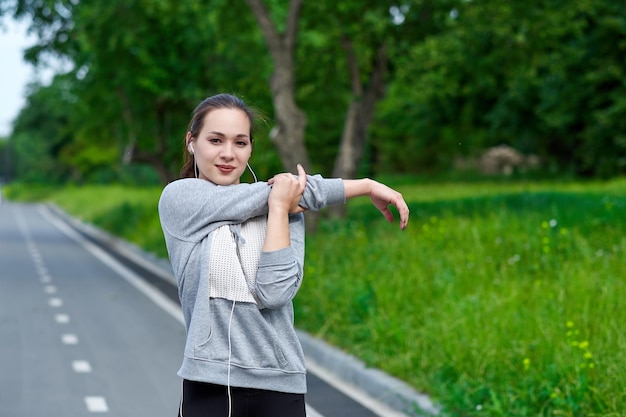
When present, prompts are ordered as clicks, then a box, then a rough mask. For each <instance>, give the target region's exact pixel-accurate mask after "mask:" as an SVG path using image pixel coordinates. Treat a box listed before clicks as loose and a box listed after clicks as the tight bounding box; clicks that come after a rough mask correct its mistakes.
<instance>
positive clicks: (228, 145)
mask: <svg viewBox="0 0 626 417" xmlns="http://www.w3.org/2000/svg"><path fill="white" fill-rule="evenodd" d="M187 140H188V141H189V140H191V134H190V133H187ZM191 143H192V144H193V152H194V158H195V159H196V164H197V165H198V171H199V174H198V177H199V178H202V179H205V180H209V181H211V182H212V183H214V184H217V185H231V184H239V178H240V177H241V175H242V174H243V172H244V170H245V169H246V164H247V163H248V159H250V154H251V153H252V142H251V139H250V120H249V119H248V116H247V115H246V113H245V112H243V111H242V110H239V109H216V110H212V111H210V112H209V113H208V114H207V115H206V116H205V117H204V123H203V126H202V130H201V131H200V133H199V134H198V137H197V138H195V139H194V140H192V141H191Z"/></svg>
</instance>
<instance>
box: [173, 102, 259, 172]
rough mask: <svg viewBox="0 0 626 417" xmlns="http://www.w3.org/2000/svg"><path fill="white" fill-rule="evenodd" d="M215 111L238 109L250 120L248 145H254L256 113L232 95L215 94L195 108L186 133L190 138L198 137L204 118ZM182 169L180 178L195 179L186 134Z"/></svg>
mask: <svg viewBox="0 0 626 417" xmlns="http://www.w3.org/2000/svg"><path fill="white" fill-rule="evenodd" d="M217 109H238V110H241V111H243V112H244V113H245V114H246V116H248V120H250V143H251V144H252V145H254V138H253V136H252V131H253V130H254V125H255V120H256V117H257V112H256V111H255V110H252V108H250V107H249V106H248V105H247V104H246V103H245V102H244V101H243V100H241V99H240V98H239V97H236V96H234V95H232V94H217V95H215V96H211V97H208V98H206V99H204V100H203V101H202V102H201V103H200V104H198V105H197V106H196V108H195V109H194V111H193V115H192V117H191V120H190V121H189V126H188V127H187V132H190V133H191V137H192V138H196V137H198V135H199V134H200V132H201V131H202V127H203V125H204V118H205V117H206V115H207V114H209V113H210V112H211V111H213V110H217ZM183 147H184V150H183V155H184V160H183V167H182V168H181V170H180V176H181V177H182V178H195V176H196V174H195V171H194V170H195V167H194V160H193V157H192V156H191V155H190V154H189V152H188V151H187V133H186V132H185V138H184V139H183Z"/></svg>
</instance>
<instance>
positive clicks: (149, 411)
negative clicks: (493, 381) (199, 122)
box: [0, 201, 381, 417]
mask: <svg viewBox="0 0 626 417" xmlns="http://www.w3.org/2000/svg"><path fill="white" fill-rule="evenodd" d="M133 269H134V272H133ZM140 276H141V278H138V277H140ZM149 276H150V273H149V272H148V271H145V270H141V267H139V266H137V265H130V264H128V260H126V265H124V261H122V260H120V259H119V256H118V257H117V258H116V257H115V255H114V254H112V253H110V252H108V251H106V249H105V248H102V247H98V246H97V245H96V244H94V243H93V242H89V241H88V239H86V238H85V237H84V236H82V237H81V236H80V234H79V233H78V232H77V231H76V230H74V229H72V228H71V227H69V226H68V225H67V224H65V223H63V222H62V221H61V220H60V219H59V218H55V216H54V215H52V213H51V212H50V211H49V210H48V209H47V208H46V207H44V206H41V205H33V204H16V203H7V202H6V201H5V202H0V417H38V416H42V417H43V416H45V417H55V416H63V417H80V416H92V415H93V414H94V413H96V414H104V413H108V414H107V415H113V416H120V417H122V416H128V417H130V416H132V417H160V416H163V417H166V416H167V417H173V416H175V415H176V412H177V406H178V401H179V398H180V379H179V377H178V376H177V375H176V371H177V370H178V367H179V365H180V359H181V354H182V352H183V344H184V338H185V332H184V328H183V326H182V325H181V320H180V311H179V309H178V306H177V304H176V301H177V300H176V299H175V294H176V292H175V288H173V286H171V285H169V284H167V283H164V282H163V281H162V280H159V279H158V278H154V277H152V278H151V280H152V282H150V279H149ZM144 277H145V278H146V279H148V281H144ZM307 403H308V404H307V409H308V415H309V417H351V416H354V417H357V416H358V417H375V416H377V415H381V413H380V411H379V412H378V413H375V412H373V411H372V410H370V409H368V408H367V407H365V406H363V405H362V404H360V403H358V402H356V401H354V400H352V399H351V398H349V397H348V396H346V395H344V393H342V392H340V391H338V390H336V389H334V388H333V387H332V386H330V385H329V384H327V383H326V382H325V381H323V380H322V379H321V378H319V377H318V376H317V375H315V374H313V373H311V372H309V393H308V394H307Z"/></svg>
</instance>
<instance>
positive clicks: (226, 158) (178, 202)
mask: <svg viewBox="0 0 626 417" xmlns="http://www.w3.org/2000/svg"><path fill="white" fill-rule="evenodd" d="M254 120H255V115H254V113H253V112H252V111H251V110H250V108H249V107H247V106H246V104H245V103H244V102H243V101H241V100H240V99H238V98H237V97H235V96H232V95H228V94H220V95H217V96H213V97H209V98H207V99H206V100H204V101H203V102H202V103H200V104H199V105H198V107H197V108H196V109H195V110H194V113H193V117H192V120H191V121H190V123H189V127H188V129H187V135H186V138H185V148H186V152H187V159H186V162H185V164H184V166H183V169H182V171H181V175H182V177H183V178H182V179H180V180H177V181H174V182H172V183H170V184H168V185H167V186H166V187H165V189H164V190H163V193H162V195H161V199H160V200H159V215H160V218H161V225H162V228H163V232H164V235H165V241H166V245H167V249H168V253H169V257H170V261H171V263H172V267H173V271H174V274H175V276H176V278H177V281H178V292H179V297H180V301H181V306H182V310H183V314H184V317H185V324H186V328H187V340H186V344H185V352H184V359H183V363H182V366H181V368H180V371H179V372H178V375H179V376H181V377H182V378H183V388H182V396H181V404H180V407H179V416H180V417H193V416H200V415H202V416H209V415H210V416H223V417H226V416H233V417H236V416H242V417H243V416H248V417H252V416H281V417H300V416H304V415H305V403H304V394H305V392H306V376H305V373H306V370H305V363H304V355H303V353H302V348H301V346H300V343H299V341H298V338H297V336H296V332H295V329H294V327H293V307H292V299H293V298H294V297H295V295H296V293H297V291H298V288H299V287H300V283H301V281H302V275H303V263H304V218H303V214H302V212H303V211H304V210H319V209H321V208H323V207H326V206H328V205H331V204H341V203H344V202H345V200H346V199H349V198H352V197H357V196H369V197H370V198H371V200H372V203H373V204H374V205H375V206H376V207H377V208H378V209H379V210H380V211H381V212H382V213H383V215H384V216H385V217H386V218H387V219H388V220H389V221H393V215H392V213H391V211H390V210H389V208H388V206H389V205H393V206H395V207H396V208H397V209H398V212H399V214H400V227H401V228H402V229H404V228H405V227H406V224H407V221H408V215H409V211H408V208H407V206H406V203H405V202H404V200H403V198H402V196H401V195H400V194H399V193H397V192H396V191H394V190H392V189H391V188H389V187H387V186H385V185H383V184H380V183H378V182H376V181H372V180H369V179H361V180H342V179H324V178H322V177H320V176H307V175H306V173H305V172H304V169H303V168H302V167H301V166H298V176H294V175H293V174H290V173H283V174H278V175H276V176H275V177H274V178H272V179H271V180H269V181H268V182H255V183H252V184H245V183H240V177H241V175H242V174H243V172H244V171H245V169H246V167H249V165H248V160H249V159H250V155H251V153H252V148H253V144H254V139H253V126H254ZM253 175H254V174H253Z"/></svg>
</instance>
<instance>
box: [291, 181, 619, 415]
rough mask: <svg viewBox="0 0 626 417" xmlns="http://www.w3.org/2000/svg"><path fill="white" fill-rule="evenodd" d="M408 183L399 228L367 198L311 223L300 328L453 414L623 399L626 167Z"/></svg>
mask: <svg viewBox="0 0 626 417" xmlns="http://www.w3.org/2000/svg"><path fill="white" fill-rule="evenodd" d="M400 189H401V190H402V191H403V193H404V195H405V197H406V198H408V199H409V200H410V208H411V216H412V220H411V224H410V226H409V229H407V230H406V231H405V232H404V233H400V232H399V231H397V230H396V229H395V227H394V226H390V225H388V224H386V223H385V222H384V220H383V219H382V218H381V216H380V214H379V213H378V212H377V211H376V210H375V209H374V208H372V207H370V206H369V205H368V204H367V203H366V202H365V201H358V200H357V201H354V202H351V204H350V205H349V215H348V218H349V220H348V221H344V222H340V221H337V222H328V223H325V224H323V225H322V226H323V228H322V229H321V230H320V232H319V233H317V234H315V235H313V236H309V238H308V239H307V265H306V269H305V275H306V278H305V281H304V284H303V287H302V289H301V291H300V293H299V296H298V298H297V302H296V311H297V317H296V321H297V323H298V324H299V325H300V326H303V327H304V328H305V329H306V330H308V331H310V332H313V333H314V334H317V335H319V336H320V337H323V338H324V339H327V340H330V341H331V342H332V343H333V344H335V345H337V346H339V347H340V348H342V349H345V350H347V351H349V352H351V353H353V354H355V355H357V356H359V357H361V358H362V359H364V360H365V361H366V363H368V364H369V365H371V366H375V367H379V368H382V369H384V370H386V371H388V372H390V373H392V374H394V375H396V376H398V377H400V378H401V379H403V380H406V381H408V382H410V383H411V384H412V385H413V386H415V387H416V388H418V389H419V390H421V391H423V392H427V393H428V394H430V395H431V396H432V397H433V398H434V399H435V400H436V401H438V402H439V403H440V404H441V405H442V406H443V409H444V410H443V413H442V415H444V416H474V415H475V416H479V415H480V416H528V415H542V416H549V415H568V416H588V415H610V414H611V413H619V412H621V410H623V409H624V407H625V406H626V398H625V397H624V395H623V391H624V382H623V381H624V376H623V368H624V364H623V360H622V358H621V355H620V352H621V351H622V350H623V349H624V348H625V347H626V338H624V337H622V336H621V332H620V331H619V330H618V329H619V328H620V326H621V325H620V323H621V322H622V321H623V320H624V319H626V317H624V314H623V311H622V310H623V309H621V308H620V307H619V306H620V305H621V299H623V297H624V296H625V295H626V294H625V293H624V290H625V288H624V286H623V284H622V279H621V277H622V275H623V274H622V270H623V268H624V261H623V259H624V251H625V250H626V240H624V231H626V221H625V220H626V218H625V217H624V216H623V211H624V208H626V183H625V182H624V180H621V181H615V182H610V183H589V184H580V183H570V184H558V183H554V184H525V183H519V184H516V183H513V184H503V183H491V184H489V183H476V184H472V185H470V184H436V185H422V186H410V185H406V186H401V187H400ZM342 248H343V249H342ZM618 369H622V371H619V370H618ZM616 415H617V414H616Z"/></svg>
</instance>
